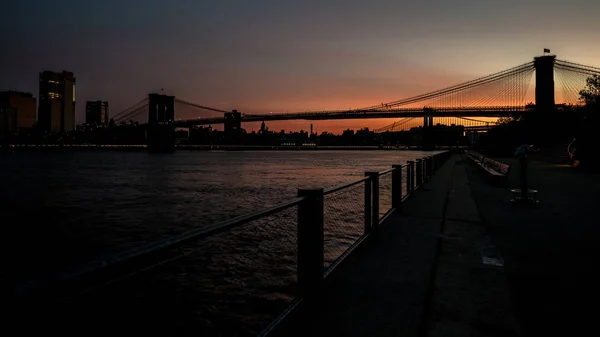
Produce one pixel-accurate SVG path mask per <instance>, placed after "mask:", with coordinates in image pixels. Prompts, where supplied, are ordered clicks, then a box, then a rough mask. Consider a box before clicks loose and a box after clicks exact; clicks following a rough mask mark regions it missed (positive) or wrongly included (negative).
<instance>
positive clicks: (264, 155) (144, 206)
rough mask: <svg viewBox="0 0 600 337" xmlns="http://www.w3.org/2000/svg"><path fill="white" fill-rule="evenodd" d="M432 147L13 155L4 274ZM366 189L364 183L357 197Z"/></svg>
mask: <svg viewBox="0 0 600 337" xmlns="http://www.w3.org/2000/svg"><path fill="white" fill-rule="evenodd" d="M431 154H432V153H431V152H419V151H391V150H388V151H384V150H382V151H239V152H238V151H223V152H216V151H206V152H192V151H190V152H188V151H179V152H177V153H174V154H167V155H164V154H161V155H153V154H148V153H145V152H119V151H113V152H110V151H109V152H100V151H99V152H94V151H89V152H86V151H81V152H75V151H74V152H64V153H16V154H12V155H8V156H3V157H0V183H1V188H0V211H1V214H2V217H1V222H2V228H3V231H4V235H2V239H0V240H1V242H0V244H2V262H3V263H4V266H5V267H4V269H3V273H2V277H3V279H5V280H6V279H7V278H11V279H14V278H17V279H18V278H20V276H21V275H24V276H23V277H24V278H26V277H28V276H32V275H34V276H35V275H38V276H39V275H40V274H43V273H47V272H49V271H52V272H55V271H57V270H62V269H64V268H67V267H69V266H73V265H78V264H81V263H84V262H86V261H89V260H93V259H98V258H100V257H103V256H106V255H109V254H114V253H118V252H121V251H124V250H127V249H131V248H134V247H136V246H139V245H142V244H144V243H148V242H152V241H155V240H158V239H161V238H165V237H168V236H170V235H174V234H178V233H182V232H185V231H187V230H190V229H193V228H197V227H199V226H206V225H210V224H213V223H216V222H218V221H222V220H225V219H228V218H231V217H234V216H237V215H241V214H244V213H247V212H249V211H253V210H257V209H261V208H264V207H266V206H269V205H274V204H277V203H279V202H282V201H285V200H288V199H291V198H293V197H295V195H296V191H297V188H306V187H323V188H327V187H333V186H336V185H339V184H342V183H347V182H351V181H353V180H356V179H358V178H361V177H363V176H364V172H365V171H383V170H387V169H389V168H391V165H393V164H404V163H406V161H407V160H414V159H416V158H421V157H424V156H428V155H431ZM361 193H362V191H361V190H360V189H357V190H356V191H355V194H356V196H357V197H358V199H357V200H360V198H361V196H360V195H361ZM338 204H339V205H338V206H339V208H338V209H339V212H344V207H345V206H346V205H345V204H346V202H345V201H344V200H341V199H339V200H338ZM255 233H258V232H255ZM256 236H257V237H259V235H258V234H256ZM231 245H235V246H237V243H233V244H231ZM240 247H241V246H240ZM17 275H18V276H17ZM211 324H214V323H211Z"/></svg>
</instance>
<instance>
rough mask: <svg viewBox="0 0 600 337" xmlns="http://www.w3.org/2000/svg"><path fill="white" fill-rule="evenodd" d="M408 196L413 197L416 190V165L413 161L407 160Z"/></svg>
mask: <svg viewBox="0 0 600 337" xmlns="http://www.w3.org/2000/svg"><path fill="white" fill-rule="evenodd" d="M406 164H407V166H406V194H408V195H411V194H412V192H413V191H414V190H415V189H414V186H415V185H414V184H413V179H414V177H413V176H414V172H413V166H414V165H415V162H414V161H412V160H407V161H406Z"/></svg>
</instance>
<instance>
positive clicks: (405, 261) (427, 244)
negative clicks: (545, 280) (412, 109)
mask: <svg viewBox="0 0 600 337" xmlns="http://www.w3.org/2000/svg"><path fill="white" fill-rule="evenodd" d="M480 222H481V219H480V216H479V212H478V210H477V207H475V202H474V200H473V197H472V194H471V191H470V189H469V187H468V181H467V176H466V173H465V167H464V165H463V163H462V161H461V160H460V157H459V156H453V157H452V158H450V159H449V160H448V162H446V164H444V166H443V167H442V168H441V169H440V170H439V171H438V172H437V173H436V175H435V176H434V177H433V178H432V179H430V181H429V182H427V183H426V184H425V185H424V187H423V188H421V189H419V190H418V191H417V192H416V193H415V195H414V196H413V197H412V198H411V199H409V200H407V201H406V202H405V203H403V205H402V210H401V212H397V213H395V214H393V215H392V216H391V217H390V218H388V220H387V221H385V223H384V224H383V225H382V228H381V229H380V230H379V232H378V233H377V235H372V236H371V237H370V238H369V239H368V240H366V241H365V243H364V244H363V245H362V246H361V247H360V248H359V249H358V250H357V251H355V252H354V253H353V254H352V255H351V256H350V257H349V258H348V259H347V260H346V261H345V262H344V263H343V264H342V265H341V266H340V267H339V269H338V270H337V271H336V272H335V273H334V274H333V275H332V276H331V277H330V279H329V280H328V282H327V284H326V287H325V290H324V292H323V293H322V294H321V295H320V296H318V297H316V298H315V299H314V300H313V301H309V302H308V304H306V305H304V306H303V307H301V308H299V310H297V311H295V312H294V313H293V314H292V315H291V317H290V319H289V320H288V321H287V322H285V323H284V324H283V325H282V326H281V327H280V329H279V330H277V331H276V332H275V333H274V334H273V335H276V336H277V335H286V336H322V335H328V336H417V335H425V334H427V333H429V334H432V335H439V336H444V335H448V334H447V333H448V332H459V334H458V335H462V334H461V333H462V332H468V334H469V335H473V334H472V333H471V332H477V331H480V330H486V329H488V330H489V327H490V325H494V324H496V322H501V323H500V324H502V325H508V326H510V327H511V328H514V324H513V321H511V310H510V308H509V305H508V301H507V300H506V299H507V298H508V296H507V295H506V291H505V292H502V290H503V289H504V290H505V289H506V286H505V285H504V276H503V275H502V274H501V273H498V272H497V270H496V269H494V268H497V267H493V268H491V269H487V271H483V272H482V273H480V274H479V275H487V279H488V281H489V282H488V285H489V284H492V285H494V286H497V288H498V291H496V292H493V295H488V296H487V297H486V296H485V294H486V292H485V291H482V290H481V289H484V288H485V287H483V286H479V285H478V284H477V282H476V281H474V280H473V278H472V277H471V276H470V275H471V274H470V271H471V270H472V269H473V268H480V267H481V262H480V258H479V255H478V251H479V249H480V248H481V247H482V245H485V244H486V243H485V242H483V241H484V240H485V238H484V237H483V236H482V235H484V234H482V235H479V234H477V235H475V236H473V235H470V236H469V235H467V234H465V233H469V232H472V231H473V229H472V228H470V227H471V226H473V227H476V228H477V231H476V232H477V233H481V232H482V231H481V228H482V226H481V225H480ZM445 226H446V227H448V228H450V230H451V232H450V233H449V235H450V236H452V235H454V236H455V237H454V238H452V239H446V238H445V236H444V235H441V234H442V228H443V227H445ZM460 226H463V227H462V229H458V227H460ZM464 226H466V227H464ZM483 232H485V231H483ZM458 233H461V235H462V236H463V239H464V240H463V241H464V242H469V245H468V247H466V248H465V247H463V246H461V245H458V246H456V245H453V244H445V242H446V241H447V240H450V241H456V239H457V238H459V236H458V235H457V234H458ZM444 234H445V233H444ZM467 239H468V240H467ZM488 241H489V240H488ZM488 243H489V242H488ZM438 247H442V249H438ZM457 249H459V250H460V249H462V250H465V249H466V250H467V251H469V253H468V254H466V255H464V256H466V257H468V259H466V260H467V262H460V263H458V262H457V259H459V260H461V256H462V255H460V254H458V253H457V252H458V251H457ZM437 252H440V254H441V255H440V258H439V261H440V267H443V268H445V269H444V270H446V272H444V273H442V274H439V273H438V274H436V273H434V272H433V271H434V270H435V267H436V261H437V260H438V257H437V256H438V254H437ZM452 263H454V266H452V265H451V264H452ZM449 269H451V270H457V271H460V272H458V273H453V272H448V271H449ZM448 284H449V285H450V286H447V285H448ZM434 285H435V286H434ZM457 285H458V288H457ZM465 285H466V286H465ZM469 286H475V287H477V289H479V292H478V294H479V295H481V294H484V300H481V301H477V298H480V297H479V295H477V296H475V295H474V296H472V297H471V298H469V299H461V298H460V297H457V296H462V295H464V294H465V290H466V289H470V288H469ZM461 294H462V295H461ZM448 296H450V297H448ZM494 299H498V300H497V301H494ZM454 300H456V301H454ZM448 301H451V302H452V303H448ZM454 302H456V303H454ZM490 303H496V304H497V305H498V306H499V307H500V308H501V310H498V311H499V312H500V313H498V312H496V311H493V310H488V311H487V312H486V311H485V310H483V311H482V310H479V308H481V307H485V308H488V309H489V308H490V307H491V305H490ZM447 304H450V305H451V307H452V310H453V311H457V310H462V313H461V315H459V316H458V317H457V316H456V315H455V316H448V315H447V314H445V313H444V312H445V311H444V309H445V308H446V309H447V308H448V307H447V306H446V307H444V306H445V305H447ZM465 306H468V308H469V310H465ZM481 312H486V313H489V312H493V314H492V315H488V316H487V318H486V317H483V316H484V315H481V314H480V313H481ZM497 317H502V320H500V319H497ZM473 322H483V323H482V324H480V326H477V325H476V324H473ZM507 322H508V323H507ZM486 324H487V325H486ZM511 328H509V329H504V330H502V331H504V332H506V331H510V332H511V333H512V330H510V329H511ZM455 335H456V334H455ZM478 335H486V334H485V333H481V334H478Z"/></svg>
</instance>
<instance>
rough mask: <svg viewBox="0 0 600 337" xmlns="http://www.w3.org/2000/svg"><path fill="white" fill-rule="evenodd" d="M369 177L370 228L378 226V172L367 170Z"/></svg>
mask: <svg viewBox="0 0 600 337" xmlns="http://www.w3.org/2000/svg"><path fill="white" fill-rule="evenodd" d="M366 174H367V175H368V176H369V178H371V179H370V180H371V228H377V227H378V226H379V172H367V173H366Z"/></svg>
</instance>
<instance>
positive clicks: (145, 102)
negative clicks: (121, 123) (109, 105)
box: [112, 97, 148, 121]
mask: <svg viewBox="0 0 600 337" xmlns="http://www.w3.org/2000/svg"><path fill="white" fill-rule="evenodd" d="M147 105H148V97H146V98H144V99H142V100H141V101H139V102H137V103H135V104H134V105H132V106H130V107H129V108H127V109H125V110H123V111H121V112H119V113H118V114H116V115H114V116H113V117H112V119H113V120H115V121H117V120H120V119H123V117H124V116H125V115H128V114H129V113H131V112H132V111H136V110H137V109H139V108H140V107H141V106H147Z"/></svg>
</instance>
